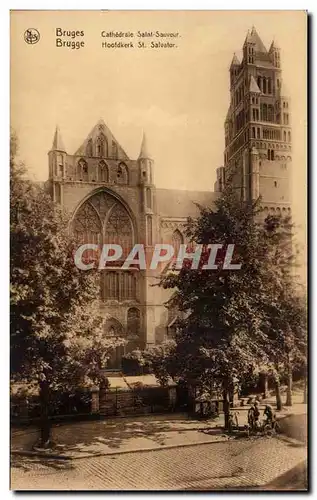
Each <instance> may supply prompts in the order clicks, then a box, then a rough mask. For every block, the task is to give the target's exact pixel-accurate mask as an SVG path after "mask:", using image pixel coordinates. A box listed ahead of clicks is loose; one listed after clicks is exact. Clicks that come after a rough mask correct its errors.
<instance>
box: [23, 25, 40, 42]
mask: <svg viewBox="0 0 317 500" xmlns="http://www.w3.org/2000/svg"><path fill="white" fill-rule="evenodd" d="M39 39H40V33H39V32H38V31H37V30H36V29H35V28H29V29H27V30H26V31H25V32H24V40H25V41H26V43H30V44H32V45H33V44H34V43H37V42H38V41H39Z"/></svg>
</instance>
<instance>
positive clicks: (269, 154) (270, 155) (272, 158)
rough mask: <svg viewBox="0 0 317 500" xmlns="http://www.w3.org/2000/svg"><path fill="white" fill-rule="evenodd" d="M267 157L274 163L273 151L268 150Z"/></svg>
mask: <svg viewBox="0 0 317 500" xmlns="http://www.w3.org/2000/svg"><path fill="white" fill-rule="evenodd" d="M267 157H268V160H270V161H274V149H268V151H267Z"/></svg>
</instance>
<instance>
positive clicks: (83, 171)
mask: <svg viewBox="0 0 317 500" xmlns="http://www.w3.org/2000/svg"><path fill="white" fill-rule="evenodd" d="M76 174H77V175H76V177H77V180H78V181H84V180H88V165H87V162H86V160H84V159H83V158H80V160H78V163H77V172H76Z"/></svg>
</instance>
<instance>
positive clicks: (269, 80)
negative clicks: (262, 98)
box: [267, 78, 272, 94]
mask: <svg viewBox="0 0 317 500" xmlns="http://www.w3.org/2000/svg"><path fill="white" fill-rule="evenodd" d="M267 84H268V89H267V91H268V94H272V79H271V78H268V81H267Z"/></svg>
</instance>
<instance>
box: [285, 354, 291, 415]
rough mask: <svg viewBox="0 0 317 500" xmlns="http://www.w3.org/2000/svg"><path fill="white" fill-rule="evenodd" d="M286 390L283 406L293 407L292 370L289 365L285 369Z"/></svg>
mask: <svg viewBox="0 0 317 500" xmlns="http://www.w3.org/2000/svg"><path fill="white" fill-rule="evenodd" d="M287 372H288V373H287V390H286V403H285V406H293V398H292V389H293V370H292V365H291V363H289V364H288V368H287Z"/></svg>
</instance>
